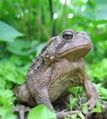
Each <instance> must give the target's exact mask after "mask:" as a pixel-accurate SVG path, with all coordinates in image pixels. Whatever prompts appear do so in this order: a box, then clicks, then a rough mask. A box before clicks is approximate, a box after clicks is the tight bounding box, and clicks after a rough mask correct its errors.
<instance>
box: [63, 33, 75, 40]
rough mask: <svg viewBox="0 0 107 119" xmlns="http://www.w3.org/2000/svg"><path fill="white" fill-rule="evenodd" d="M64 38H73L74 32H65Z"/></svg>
mask: <svg viewBox="0 0 107 119" xmlns="http://www.w3.org/2000/svg"><path fill="white" fill-rule="evenodd" d="M63 38H64V39H66V40H70V39H72V38H73V33H71V32H65V33H64V34H63Z"/></svg>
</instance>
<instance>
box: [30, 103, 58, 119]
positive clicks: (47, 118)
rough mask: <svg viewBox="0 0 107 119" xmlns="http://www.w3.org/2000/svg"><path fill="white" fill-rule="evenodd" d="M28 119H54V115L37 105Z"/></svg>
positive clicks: (42, 106) (44, 107)
mask: <svg viewBox="0 0 107 119" xmlns="http://www.w3.org/2000/svg"><path fill="white" fill-rule="evenodd" d="M28 119H56V114H55V113H54V112H51V111H49V110H48V109H47V107H46V106H44V105H39V106H37V107H35V108H33V109H32V110H31V111H30V112H29V114H28Z"/></svg>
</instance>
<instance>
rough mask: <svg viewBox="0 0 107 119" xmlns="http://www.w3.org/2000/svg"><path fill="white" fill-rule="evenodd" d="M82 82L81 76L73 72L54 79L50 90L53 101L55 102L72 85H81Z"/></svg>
mask: <svg viewBox="0 0 107 119" xmlns="http://www.w3.org/2000/svg"><path fill="white" fill-rule="evenodd" d="M80 82H81V81H80V79H79V77H78V76H75V75H72V74H66V75H64V76H63V75H62V76H61V77H59V78H58V79H55V80H53V81H52V82H51V85H50V87H49V90H48V91H49V97H50V99H51V101H52V102H54V101H55V100H56V99H57V98H58V97H59V96H60V95H61V94H63V93H64V91H65V90H66V89H67V88H69V87H70V86H73V85H80Z"/></svg>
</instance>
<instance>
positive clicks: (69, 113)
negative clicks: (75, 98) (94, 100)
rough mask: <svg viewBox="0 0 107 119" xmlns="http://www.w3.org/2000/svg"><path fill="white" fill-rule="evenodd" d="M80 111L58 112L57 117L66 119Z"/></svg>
mask: <svg viewBox="0 0 107 119" xmlns="http://www.w3.org/2000/svg"><path fill="white" fill-rule="evenodd" d="M79 113H80V111H77V110H76V111H65V110H63V111H61V112H57V118H58V119H64V118H65V117H70V116H71V115H72V114H79Z"/></svg>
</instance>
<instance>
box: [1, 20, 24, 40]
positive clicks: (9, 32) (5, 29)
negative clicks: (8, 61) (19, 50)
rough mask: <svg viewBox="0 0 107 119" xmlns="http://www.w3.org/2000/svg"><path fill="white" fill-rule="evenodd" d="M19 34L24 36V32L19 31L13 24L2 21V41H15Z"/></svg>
mask: <svg viewBox="0 0 107 119" xmlns="http://www.w3.org/2000/svg"><path fill="white" fill-rule="evenodd" d="M19 36H22V33H20V32H18V31H17V30H16V29H15V28H13V27H12V26H10V25H8V24H6V23H4V22H2V21H0V41H5V42H10V41H14V40H15V38H17V37H19Z"/></svg>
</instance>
